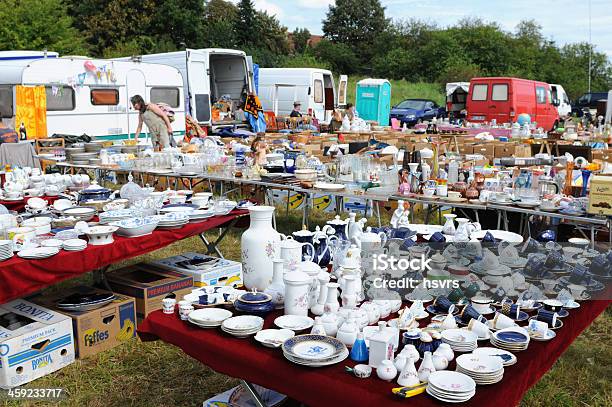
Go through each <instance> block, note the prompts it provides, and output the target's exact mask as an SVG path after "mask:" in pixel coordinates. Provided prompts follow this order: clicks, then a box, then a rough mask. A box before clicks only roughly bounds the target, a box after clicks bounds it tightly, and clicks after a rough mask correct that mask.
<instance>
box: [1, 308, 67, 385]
mask: <svg viewBox="0 0 612 407" xmlns="http://www.w3.org/2000/svg"><path fill="white" fill-rule="evenodd" d="M72 362H74V338H73V336H72V323H71V320H70V318H69V317H67V316H66V315H62V314H60V313H58V312H55V311H52V310H50V309H48V308H45V307H42V306H40V305H37V304H33V303H31V302H29V301H25V300H21V299H20V300H15V301H11V302H9V303H6V304H3V305H1V306H0V388H3V389H9V388H12V387H15V386H19V385H22V384H25V383H28V382H31V381H32V380H34V379H37V378H39V377H42V376H45V375H46V374H49V373H51V372H55V371H56V370H59V369H61V368H62V367H64V366H67V365H69V364H71V363H72Z"/></svg>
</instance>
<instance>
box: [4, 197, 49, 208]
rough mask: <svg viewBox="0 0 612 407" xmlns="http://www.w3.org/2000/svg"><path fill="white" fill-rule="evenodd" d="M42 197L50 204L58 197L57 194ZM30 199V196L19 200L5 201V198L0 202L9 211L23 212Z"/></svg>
mask: <svg viewBox="0 0 612 407" xmlns="http://www.w3.org/2000/svg"><path fill="white" fill-rule="evenodd" d="M41 198H42V199H44V200H45V201H47V202H49V205H51V204H52V203H53V202H55V201H56V200H57V199H58V197H57V196H41ZM28 199H30V198H24V199H20V200H18V201H5V200H4V199H0V204H1V205H4V206H6V209H8V210H9V211H17V212H23V211H24V210H25V206H26V202H27V200H28Z"/></svg>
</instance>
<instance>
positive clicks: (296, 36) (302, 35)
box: [291, 28, 310, 54]
mask: <svg viewBox="0 0 612 407" xmlns="http://www.w3.org/2000/svg"><path fill="white" fill-rule="evenodd" d="M291 40H292V42H293V51H294V52H295V53H296V54H303V53H304V51H306V47H307V46H308V41H309V40H310V31H308V29H307V28H296V29H295V30H293V32H292V33H291Z"/></svg>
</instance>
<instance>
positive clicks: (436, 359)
mask: <svg viewBox="0 0 612 407" xmlns="http://www.w3.org/2000/svg"><path fill="white" fill-rule="evenodd" d="M431 360H432V362H433V365H434V368H435V369H436V370H444V369H446V368H447V367H448V360H446V358H445V357H443V356H440V355H436V354H435V353H434V355H433V356H432V358H431Z"/></svg>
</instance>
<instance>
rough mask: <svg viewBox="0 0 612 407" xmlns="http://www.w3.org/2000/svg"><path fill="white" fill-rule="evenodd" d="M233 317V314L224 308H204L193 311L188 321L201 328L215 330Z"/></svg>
mask: <svg viewBox="0 0 612 407" xmlns="http://www.w3.org/2000/svg"><path fill="white" fill-rule="evenodd" d="M231 316H232V313H231V312H230V311H228V310H226V309H223V308H203V309H197V310H195V311H191V312H190V313H189V317H188V320H189V322H191V323H192V324H194V325H197V326H199V327H200V328H215V327H217V326H221V324H222V323H223V321H225V320H226V319H228V318H229V317H231Z"/></svg>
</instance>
